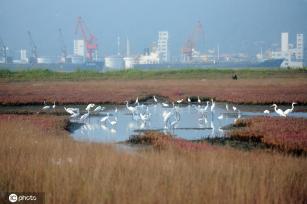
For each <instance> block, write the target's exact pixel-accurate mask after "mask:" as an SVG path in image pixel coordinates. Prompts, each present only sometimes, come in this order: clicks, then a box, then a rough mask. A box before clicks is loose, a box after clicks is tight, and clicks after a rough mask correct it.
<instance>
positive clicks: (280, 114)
mask: <svg viewBox="0 0 307 204" xmlns="http://www.w3.org/2000/svg"><path fill="white" fill-rule="evenodd" d="M271 107H274V111H275V112H276V113H277V114H278V115H279V116H282V117H287V115H285V113H284V111H283V110H281V109H277V105H276V104H273V105H272V106H271Z"/></svg>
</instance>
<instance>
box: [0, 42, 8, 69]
mask: <svg viewBox="0 0 307 204" xmlns="http://www.w3.org/2000/svg"><path fill="white" fill-rule="evenodd" d="M0 47H1V52H2V56H3V58H4V63H5V64H6V63H7V47H6V45H5V44H4V42H3V40H2V38H1V37H0Z"/></svg>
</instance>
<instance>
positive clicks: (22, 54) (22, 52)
mask: <svg viewBox="0 0 307 204" xmlns="http://www.w3.org/2000/svg"><path fill="white" fill-rule="evenodd" d="M20 62H21V63H28V57H27V50H26V49H21V50H20Z"/></svg>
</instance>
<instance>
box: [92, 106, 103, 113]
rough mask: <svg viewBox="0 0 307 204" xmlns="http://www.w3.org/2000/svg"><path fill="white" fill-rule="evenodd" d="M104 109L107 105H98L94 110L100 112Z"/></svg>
mask: <svg viewBox="0 0 307 204" xmlns="http://www.w3.org/2000/svg"><path fill="white" fill-rule="evenodd" d="M104 109H105V107H101V106H97V107H96V108H95V109H94V112H100V111H103V110H104Z"/></svg>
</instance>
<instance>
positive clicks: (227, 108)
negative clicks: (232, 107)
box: [226, 103, 229, 111]
mask: <svg viewBox="0 0 307 204" xmlns="http://www.w3.org/2000/svg"><path fill="white" fill-rule="evenodd" d="M226 110H227V111H229V107H228V103H226Z"/></svg>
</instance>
